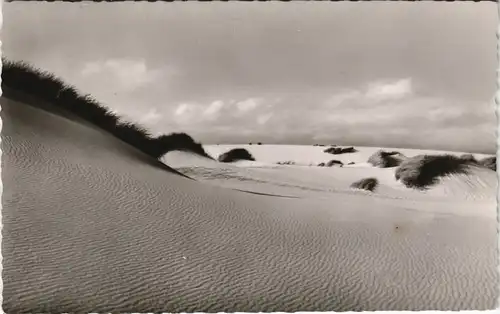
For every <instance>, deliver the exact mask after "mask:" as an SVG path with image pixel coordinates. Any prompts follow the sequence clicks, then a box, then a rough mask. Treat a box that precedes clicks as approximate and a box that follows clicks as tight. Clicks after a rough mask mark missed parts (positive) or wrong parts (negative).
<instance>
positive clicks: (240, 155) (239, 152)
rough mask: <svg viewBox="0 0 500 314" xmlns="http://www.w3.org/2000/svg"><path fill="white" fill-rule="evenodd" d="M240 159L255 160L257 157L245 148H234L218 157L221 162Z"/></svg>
mask: <svg viewBox="0 0 500 314" xmlns="http://www.w3.org/2000/svg"><path fill="white" fill-rule="evenodd" d="M238 160H250V161H255V158H254V157H253V156H252V154H250V152H249V151H248V150H246V149H244V148H233V149H231V150H229V151H227V152H225V153H223V154H221V155H220V156H219V158H218V161H220V162H235V161H238Z"/></svg>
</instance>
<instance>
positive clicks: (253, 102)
mask: <svg viewBox="0 0 500 314" xmlns="http://www.w3.org/2000/svg"><path fill="white" fill-rule="evenodd" d="M262 101H263V99H261V98H248V99H245V100H243V101H240V102H237V103H236V106H237V107H238V109H239V110H240V112H248V111H251V110H254V109H255V108H257V107H258V106H260V105H261V104H262Z"/></svg>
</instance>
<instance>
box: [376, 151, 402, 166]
mask: <svg viewBox="0 0 500 314" xmlns="http://www.w3.org/2000/svg"><path fill="white" fill-rule="evenodd" d="M404 158H405V156H404V155H403V154H401V153H399V152H395V151H393V152H386V151H384V150H378V151H376V152H375V153H373V154H372V155H371V156H370V157H369V158H368V163H369V164H371V165H372V166H374V167H378V168H392V167H397V166H399V165H400V164H401V162H402V161H403V160H404Z"/></svg>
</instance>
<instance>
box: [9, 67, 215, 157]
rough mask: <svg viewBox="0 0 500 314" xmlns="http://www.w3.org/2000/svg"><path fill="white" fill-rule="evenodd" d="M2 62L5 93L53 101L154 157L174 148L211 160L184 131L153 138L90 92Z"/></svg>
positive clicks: (46, 74) (32, 69) (58, 106)
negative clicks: (82, 92)
mask: <svg viewBox="0 0 500 314" xmlns="http://www.w3.org/2000/svg"><path fill="white" fill-rule="evenodd" d="M2 62H3V67H2V88H3V92H4V94H5V95H11V96H15V94H19V93H23V94H28V95H30V96H32V97H36V98H37V99H39V100H43V101H45V102H47V103H50V104H52V106H51V107H56V108H57V109H60V110H64V111H68V112H70V113H72V114H74V115H76V116H77V117H79V118H81V119H83V120H85V121H87V122H89V123H91V124H93V125H96V126H97V127H100V128H102V129H103V130H105V131H107V132H109V133H110V134H113V135H114V136H116V137H117V138H119V139H120V140H122V141H124V142H126V143H128V144H130V145H132V146H134V147H136V148H137V149H139V150H141V151H142V152H144V153H146V154H147V155H149V156H151V157H153V158H156V159H158V158H160V157H161V156H163V155H165V154H166V153H168V152H170V151H175V150H181V151H188V152H192V153H194V154H198V155H200V156H203V157H206V158H210V159H213V158H212V157H211V156H210V155H208V154H207V153H206V152H205V150H204V149H203V146H202V145H201V144H200V143H197V142H195V141H194V140H193V138H191V137H190V136H189V135H187V134H185V133H172V134H168V135H165V134H162V135H159V136H157V137H153V136H152V135H151V134H150V133H149V131H148V130H146V128H144V127H142V126H140V125H139V124H137V123H132V122H129V121H125V120H124V119H123V118H122V117H120V116H119V115H117V114H116V113H114V112H111V111H110V110H109V109H107V108H106V107H105V106H103V105H102V104H100V103H99V102H98V101H96V100H95V99H94V98H92V97H91V96H90V95H82V94H80V92H79V91H78V90H77V89H76V88H75V87H73V86H70V85H68V84H66V83H64V82H63V81H62V80H61V79H59V78H57V77H56V76H55V75H53V74H52V73H48V72H44V71H41V70H39V69H35V68H34V67H33V66H31V65H29V64H28V63H26V62H15V61H10V60H8V59H6V58H2ZM52 109H55V108H52Z"/></svg>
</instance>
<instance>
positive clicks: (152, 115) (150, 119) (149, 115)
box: [139, 108, 163, 125]
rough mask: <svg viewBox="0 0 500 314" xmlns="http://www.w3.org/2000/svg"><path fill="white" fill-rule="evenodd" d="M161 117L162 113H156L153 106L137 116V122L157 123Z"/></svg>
mask: <svg viewBox="0 0 500 314" xmlns="http://www.w3.org/2000/svg"><path fill="white" fill-rule="evenodd" d="M162 118H163V115H162V114H160V113H158V111H157V110H156V109H155V108H152V109H150V110H148V111H147V112H146V114H144V115H143V116H142V117H140V118H139V123H141V124H146V125H151V124H155V123H158V122H159V121H160V120H161V119H162Z"/></svg>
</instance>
